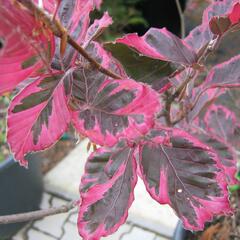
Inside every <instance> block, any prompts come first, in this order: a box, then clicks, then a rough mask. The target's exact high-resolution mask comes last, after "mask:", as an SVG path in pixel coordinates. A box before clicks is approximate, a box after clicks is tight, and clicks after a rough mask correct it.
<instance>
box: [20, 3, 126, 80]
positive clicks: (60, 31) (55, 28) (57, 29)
mask: <svg viewBox="0 0 240 240" xmlns="http://www.w3.org/2000/svg"><path fill="white" fill-rule="evenodd" d="M16 1H17V3H20V4H22V5H23V6H24V7H26V8H27V9H28V10H29V11H30V12H31V13H32V14H34V15H36V16H37V17H39V18H40V19H41V20H42V21H43V22H44V23H45V24H46V25H47V26H48V27H49V28H50V29H51V31H52V32H53V34H54V35H55V36H56V37H58V38H62V37H64V36H65V34H66V29H65V28H64V27H63V26H62V24H61V23H60V22H59V21H58V20H56V19H55V18H51V17H50V16H49V15H47V14H46V13H45V12H44V11H43V10H42V9H40V8H39V7H38V6H36V5H35V4H34V3H33V2H32V1H31V0H16ZM67 42H68V43H69V44H70V45H71V46H72V47H73V48H74V49H75V50H76V51H78V52H79V53H80V54H81V55H82V56H83V57H84V58H86V59H87V60H88V61H89V63H90V64H91V65H92V66H93V67H94V68H96V69H98V71H99V72H102V73H103V74H105V75H107V76H109V77H111V78H115V79H122V77H121V76H120V75H118V74H117V73H114V72H112V71H111V70H109V69H106V68H104V67H103V66H102V65H101V64H100V63H98V62H97V61H96V60H95V59H94V58H92V57H91V56H90V55H89V54H88V53H87V52H86V50H85V49H84V48H83V47H81V46H80V45H79V44H78V43H77V42H76V41H75V40H74V39H73V38H72V37H71V36H70V35H69V34H67Z"/></svg>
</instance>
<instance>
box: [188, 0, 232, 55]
mask: <svg viewBox="0 0 240 240" xmlns="http://www.w3.org/2000/svg"><path fill="white" fill-rule="evenodd" d="M236 2H237V0H223V1H214V2H213V3H212V4H210V5H209V7H208V8H206V10H205V11H204V13H203V19H202V24H201V25H200V26H198V27H196V28H194V29H193V30H192V31H191V32H190V33H189V35H188V36H187V37H186V38H185V41H186V42H187V43H188V44H189V45H190V46H191V47H192V48H193V49H195V51H197V52H198V51H200V50H201V49H202V48H204V47H206V46H207V45H208V44H209V42H210V41H211V40H212V39H213V38H214V34H213V33H212V32H211V30H210V27H209V23H210V21H211V19H212V18H214V17H217V16H221V17H223V16H226V17H227V16H228V14H229V12H230V11H231V9H232V7H233V5H234V3H236Z"/></svg>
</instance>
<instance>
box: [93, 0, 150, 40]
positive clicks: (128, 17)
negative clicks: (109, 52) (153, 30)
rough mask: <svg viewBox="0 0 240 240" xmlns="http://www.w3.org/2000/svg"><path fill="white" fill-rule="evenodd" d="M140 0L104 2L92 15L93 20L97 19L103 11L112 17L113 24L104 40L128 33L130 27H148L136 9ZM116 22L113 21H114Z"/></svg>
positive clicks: (107, 0) (110, 0) (109, 0)
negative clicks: (99, 9)
mask: <svg viewBox="0 0 240 240" xmlns="http://www.w3.org/2000/svg"><path fill="white" fill-rule="evenodd" d="M141 1H142V0H114V1H113V0H105V1H104V3H103V5H102V7H101V11H100V12H99V11H95V12H94V13H93V15H94V18H99V17H100V16H101V15H102V14H103V13H104V12H105V11H108V12H109V15H110V16H112V17H113V22H114V23H113V24H112V26H110V28H109V29H107V31H105V33H104V35H103V38H104V40H107V41H111V40H114V39H115V38H116V37H118V36H119V35H120V33H122V32H124V30H125V31H126V30H127V31H129V29H131V26H143V27H149V26H148V22H147V20H146V19H144V17H143V16H142V12H141V11H139V10H138V9H137V8H136V5H137V4H138V3H140V2H141ZM116 19H117V21H114V20H116Z"/></svg>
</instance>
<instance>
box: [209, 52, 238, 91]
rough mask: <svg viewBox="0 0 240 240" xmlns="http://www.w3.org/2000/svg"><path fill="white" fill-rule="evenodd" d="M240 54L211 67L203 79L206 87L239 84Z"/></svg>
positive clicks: (228, 86)
mask: <svg viewBox="0 0 240 240" xmlns="http://www.w3.org/2000/svg"><path fill="white" fill-rule="evenodd" d="M239 66H240V55H238V56H236V57H233V58H231V59H230V60H229V61H226V62H224V63H221V64H218V65H216V66H215V67H213V68H212V69H211V71H210V73H209V74H208V76H207V78H206V80H205V86H206V88H217V87H221V88H230V87H239V86H240V70H239V69H240V68H239Z"/></svg>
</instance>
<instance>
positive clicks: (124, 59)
mask: <svg viewBox="0 0 240 240" xmlns="http://www.w3.org/2000/svg"><path fill="white" fill-rule="evenodd" d="M104 48H105V49H106V50H108V51H110V52H111V54H112V55H113V57H115V58H116V59H117V60H119V62H120V63H121V64H122V65H123V67H124V69H125V71H126V73H127V74H128V76H129V77H130V78H132V79H134V80H136V81H138V82H144V83H148V84H150V85H151V86H152V87H153V88H154V89H155V90H157V91H159V92H163V91H165V90H167V89H169V88H170V87H171V83H170V82H169V80H168V77H167V76H169V75H170V74H171V73H172V72H173V71H174V68H173V67H172V66H170V63H169V62H165V61H161V60H158V59H153V58H149V57H146V56H142V55H141V54H139V53H138V52H136V51H135V50H133V49H131V48H129V47H127V46H126V45H124V44H121V43H115V42H114V43H106V44H104Z"/></svg>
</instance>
